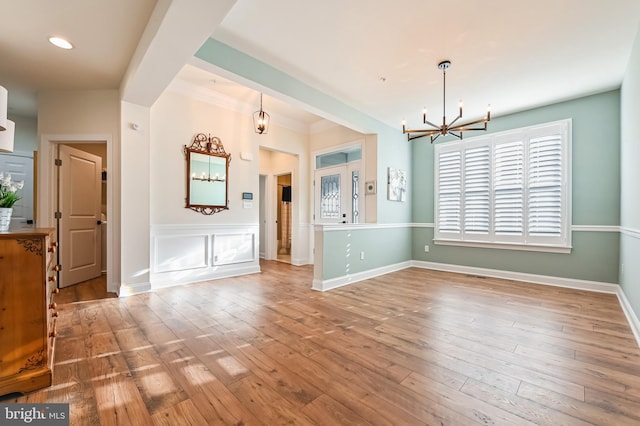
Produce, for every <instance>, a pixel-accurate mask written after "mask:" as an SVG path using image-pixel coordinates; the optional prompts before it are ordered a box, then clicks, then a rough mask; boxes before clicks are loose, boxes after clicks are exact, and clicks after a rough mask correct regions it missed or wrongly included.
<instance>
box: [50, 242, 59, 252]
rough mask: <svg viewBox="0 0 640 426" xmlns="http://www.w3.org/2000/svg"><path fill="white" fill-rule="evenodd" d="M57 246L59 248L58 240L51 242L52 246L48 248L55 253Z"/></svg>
mask: <svg viewBox="0 0 640 426" xmlns="http://www.w3.org/2000/svg"><path fill="white" fill-rule="evenodd" d="M56 248H58V242H57V241H56V242H55V243H51V246H50V247H49V249H48V251H49V253H55V252H56Z"/></svg>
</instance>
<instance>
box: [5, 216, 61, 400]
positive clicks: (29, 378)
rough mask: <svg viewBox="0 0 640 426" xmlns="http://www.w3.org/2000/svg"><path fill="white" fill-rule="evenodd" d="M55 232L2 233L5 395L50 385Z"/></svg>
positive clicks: (17, 231) (55, 268)
mask: <svg viewBox="0 0 640 426" xmlns="http://www.w3.org/2000/svg"><path fill="white" fill-rule="evenodd" d="M53 231H54V230H53V229H48V228H30V229H29V228H27V229H21V230H16V231H13V232H0V395H6V394H8V393H13V392H21V393H24V392H30V391H32V390H35V389H39V388H43V387H46V386H50V385H51V379H52V365H53V344H54V339H55V335H56V318H57V316H58V313H57V312H56V303H55V301H54V298H55V295H56V293H57V292H58V288H57V284H56V271H57V267H56V262H55V255H54V253H55V251H56V247H57V244H58V243H55V242H53Z"/></svg>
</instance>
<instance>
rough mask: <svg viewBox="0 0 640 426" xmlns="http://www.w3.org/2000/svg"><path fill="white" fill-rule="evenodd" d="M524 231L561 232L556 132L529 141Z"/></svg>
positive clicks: (537, 233)
mask: <svg viewBox="0 0 640 426" xmlns="http://www.w3.org/2000/svg"><path fill="white" fill-rule="evenodd" d="M528 166H529V200H528V213H529V214H528V216H529V217H528V232H529V235H531V236H553V237H559V236H560V235H561V233H562V181H563V178H562V140H561V136H560V134H559V133H558V134H553V135H550V136H546V137H540V138H535V139H531V140H530V141H529V164H528Z"/></svg>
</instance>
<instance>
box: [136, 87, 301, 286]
mask: <svg viewBox="0 0 640 426" xmlns="http://www.w3.org/2000/svg"><path fill="white" fill-rule="evenodd" d="M150 128H151V135H150V136H151V137H150V146H149V150H150V151H149V158H150V163H149V164H150V167H149V194H150V208H149V211H150V214H149V226H148V227H149V228H150V235H149V240H148V241H149V245H150V259H149V268H150V281H151V287H152V288H158V287H162V286H166V285H175V284H178V283H188V282H195V281H202V280H207V279H215V278H222V277H224V276H231V275H239V274H245V273H252V272H258V271H259V270H260V268H259V236H258V234H259V228H260V224H259V205H260V204H259V203H260V199H259V194H260V189H259V171H260V169H261V168H260V163H261V162H260V146H263V145H264V146H267V147H268V148H269V149H271V150H276V151H282V152H290V153H292V154H294V157H293V158H295V159H297V160H295V161H294V163H295V164H294V165H293V166H290V165H287V166H284V165H282V164H281V166H282V167H285V168H287V169H290V168H291V167H294V174H295V175H297V176H298V178H299V179H301V181H302V182H304V184H305V185H306V183H307V182H308V171H307V168H308V167H307V166H304V167H301V166H300V164H301V162H300V161H299V156H303V158H305V161H306V158H307V157H308V154H307V152H308V151H307V147H306V142H307V137H306V135H301V134H300V133H297V132H294V131H291V130H289V129H286V128H284V127H281V126H278V125H277V120H274V119H273V118H272V122H271V126H270V129H269V133H268V134H266V135H258V134H256V133H255V132H254V130H253V118H252V116H251V115H248V114H245V113H240V112H236V111H233V110H230V109H227V108H225V107H221V106H218V105H214V104H211V103H208V102H205V101H203V100H199V99H194V98H191V97H189V96H187V95H185V94H183V93H178V92H174V91H166V92H165V93H163V94H162V95H161V96H160V98H159V99H158V100H157V101H156V103H155V104H154V105H153V107H152V108H151V121H150ZM198 133H204V134H207V135H210V136H212V137H214V136H215V137H217V138H219V139H220V140H221V141H222V144H223V146H224V149H225V151H226V152H227V153H228V154H231V162H230V164H229V173H228V185H229V193H228V199H229V209H228V210H223V211H221V212H218V213H215V214H213V215H203V214H201V213H198V212H195V211H192V210H190V209H187V208H185V197H186V185H187V176H186V158H185V154H184V147H185V145H187V146H189V145H191V143H192V141H193V138H194V137H195V135H196V134H198ZM274 167H276V168H277V167H279V166H274ZM298 186H299V187H302V185H298ZM243 192H251V193H253V194H254V199H253V201H252V202H251V203H249V204H247V205H245V203H244V201H243V199H242V193H243ZM295 196H296V197H297V198H299V199H300V200H301V206H302V208H301V209H300V210H299V211H297V212H296V213H295V214H296V218H297V219H298V221H299V217H300V215H302V217H308V211H307V205H308V201H307V200H308V195H307V194H305V193H304V192H303V191H301V192H299V193H298V194H296V195H295ZM292 233H293V232H292ZM298 245H300V244H298ZM302 245H303V246H304V247H305V250H304V252H303V253H302V254H299V256H300V258H303V259H304V260H305V262H304V263H307V262H306V260H307V258H308V255H307V250H306V248H307V246H308V243H307V240H306V239H304V243H303V244H302ZM221 247H226V248H225V249H221ZM225 256H226V257H225ZM223 257H224V259H223Z"/></svg>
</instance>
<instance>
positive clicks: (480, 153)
mask: <svg viewBox="0 0 640 426" xmlns="http://www.w3.org/2000/svg"><path fill="white" fill-rule="evenodd" d="M490 174H491V151H490V149H489V147H488V146H480V147H476V148H469V149H466V150H465V151H464V201H463V206H464V232H465V233H468V234H481V235H488V234H489V222H490V215H491V211H490V210H491V202H490V199H489V197H490V192H491V181H490Z"/></svg>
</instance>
